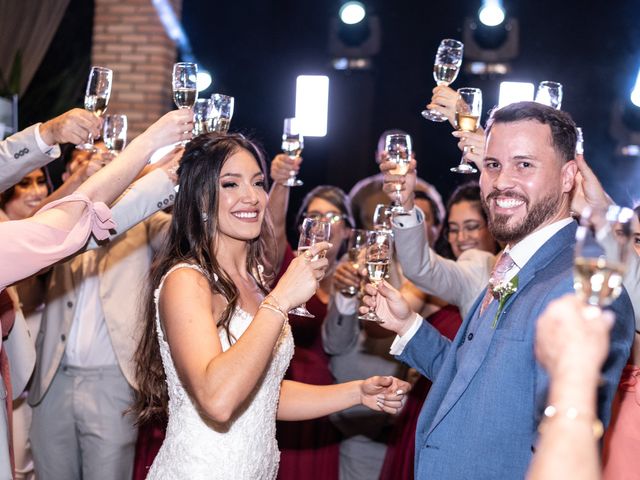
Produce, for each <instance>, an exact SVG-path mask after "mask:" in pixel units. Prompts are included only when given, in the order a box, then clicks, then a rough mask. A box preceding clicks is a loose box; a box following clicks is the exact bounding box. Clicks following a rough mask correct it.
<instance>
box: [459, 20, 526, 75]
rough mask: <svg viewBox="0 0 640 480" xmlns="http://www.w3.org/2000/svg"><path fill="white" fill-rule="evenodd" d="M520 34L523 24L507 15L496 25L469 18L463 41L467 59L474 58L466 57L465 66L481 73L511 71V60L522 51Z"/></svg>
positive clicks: (465, 26) (466, 21)
mask: <svg viewBox="0 0 640 480" xmlns="http://www.w3.org/2000/svg"><path fill="white" fill-rule="evenodd" d="M519 36H520V25H519V22H518V20H517V19H516V18H513V17H510V18H507V19H506V20H504V21H502V22H501V23H500V24H499V25H497V26H495V27H489V26H487V25H485V24H483V23H481V22H479V21H478V20H476V19H473V18H466V19H465V21H464V29H463V32H462V43H464V57H465V60H470V62H468V61H465V69H466V70H467V72H468V73H471V74H480V75H492V74H498V75H500V74H505V73H508V72H509V71H510V70H511V66H510V64H509V62H510V61H511V60H514V59H515V58H517V56H518V54H519V50H520V47H519ZM473 62H475V63H473ZM471 65H473V71H472V69H471Z"/></svg>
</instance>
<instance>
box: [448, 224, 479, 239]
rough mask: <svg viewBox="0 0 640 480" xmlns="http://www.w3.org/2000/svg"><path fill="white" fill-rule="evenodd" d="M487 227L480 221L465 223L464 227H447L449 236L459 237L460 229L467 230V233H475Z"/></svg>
mask: <svg viewBox="0 0 640 480" xmlns="http://www.w3.org/2000/svg"><path fill="white" fill-rule="evenodd" d="M485 227H486V225H485V224H484V223H478V222H469V223H464V224H463V225H462V228H458V227H457V226H455V227H448V228H447V236H449V237H457V236H458V235H459V234H460V231H463V232H465V233H467V234H472V235H475V234H476V233H477V232H479V231H480V230H482V229H483V228H485Z"/></svg>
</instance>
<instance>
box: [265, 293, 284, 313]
mask: <svg viewBox="0 0 640 480" xmlns="http://www.w3.org/2000/svg"><path fill="white" fill-rule="evenodd" d="M262 303H264V304H266V305H271V306H272V307H274V308H277V309H278V310H280V311H281V312H282V314H283V315H287V314H288V313H289V312H287V310H285V309H284V308H282V305H280V302H279V301H278V299H277V298H276V296H275V295H273V294H272V293H270V294H269V295H267V296H266V297H264V299H263V300H262Z"/></svg>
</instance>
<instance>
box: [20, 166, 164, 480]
mask: <svg viewBox="0 0 640 480" xmlns="http://www.w3.org/2000/svg"><path fill="white" fill-rule="evenodd" d="M173 187H174V185H173V183H172V182H171V181H170V180H169V178H168V177H167V175H166V174H165V172H163V171H162V170H156V171H154V172H152V173H150V174H148V175H147V176H145V177H144V178H143V179H142V180H140V181H138V182H137V183H136V184H134V186H133V187H132V189H131V191H130V192H128V194H127V195H125V197H123V199H122V200H121V201H120V202H119V204H116V207H114V217H116V218H117V221H118V225H119V226H120V228H119V230H120V231H125V230H127V228H128V227H129V226H130V225H131V224H132V223H135V221H137V220H139V218H140V216H141V214H142V216H143V218H144V216H147V215H148V214H150V213H152V212H154V211H156V210H158V209H159V208H164V207H166V206H169V205H170V204H171V203H173V198H174V190H173ZM116 214H118V215H116ZM145 214H146V215H145ZM169 222H170V216H169V215H167V214H165V213H163V212H159V213H156V214H155V215H153V216H151V217H150V218H148V219H147V220H145V221H144V222H142V223H140V224H138V225H136V226H134V227H132V228H131V229H130V230H128V231H126V233H123V234H122V235H119V236H116V237H115V238H112V240H111V241H109V243H107V244H106V245H105V246H102V247H101V248H99V249H96V250H92V251H88V252H86V253H84V254H82V255H79V256H77V257H75V258H74V259H72V260H70V261H68V262H66V263H64V264H61V265H58V266H56V267H54V269H53V272H52V275H51V278H50V281H49V286H48V291H47V298H46V307H45V311H44V314H43V318H42V324H41V327H40V331H39V332H38V337H37V340H36V349H37V354H38V355H37V361H36V367H35V372H34V378H33V381H32V385H31V388H30V391H29V398H28V400H29V403H30V404H31V405H32V406H33V420H32V427H31V442H32V446H33V453H34V460H35V466H36V472H37V475H38V478H40V479H43V480H47V479H55V480H57V479H62V478H64V479H69V480H71V479H80V478H84V479H93V478H101V479H102V478H113V479H124V478H131V474H132V467H133V456H134V445H135V440H136V433H137V430H136V429H135V428H134V425H133V420H132V418H131V417H130V416H128V415H124V414H123V413H124V411H125V410H126V409H127V408H128V407H129V406H130V403H131V400H132V396H133V388H134V387H135V385H134V379H133V378H134V365H133V361H132V357H133V353H134V350H135V348H136V346H137V339H138V338H139V335H140V333H141V332H139V331H138V330H137V328H138V324H139V322H138V319H139V318H140V315H141V312H142V307H143V301H144V298H145V297H144V293H145V288H146V280H147V274H148V271H149V267H150V265H151V261H152V257H153V254H154V251H155V250H156V249H157V248H159V245H160V244H161V241H162V239H163V237H164V232H165V229H166V228H167V227H168V224H169Z"/></svg>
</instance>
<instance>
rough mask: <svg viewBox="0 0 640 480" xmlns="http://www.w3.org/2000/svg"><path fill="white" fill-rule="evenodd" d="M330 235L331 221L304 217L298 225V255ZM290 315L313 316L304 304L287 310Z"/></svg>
mask: <svg viewBox="0 0 640 480" xmlns="http://www.w3.org/2000/svg"><path fill="white" fill-rule="evenodd" d="M330 236H331V223H329V222H325V221H324V220H318V219H315V218H305V219H304V220H303V221H302V225H301V226H300V239H299V240H298V256H300V255H304V253H305V252H306V251H307V250H309V249H310V248H311V247H313V246H314V245H315V244H316V243H318V242H325V241H327V242H328V241H329V237H330ZM325 253H326V252H320V253H319V254H318V255H316V256H315V257H313V259H312V260H317V259H318V258H320V257H323V256H324V255H325ZM289 313H290V314H292V315H298V316H301V317H309V318H315V315H313V314H312V313H311V312H309V310H307V307H306V304H304V303H303V304H302V305H300V306H298V307H296V308H294V309H292V310H289Z"/></svg>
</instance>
